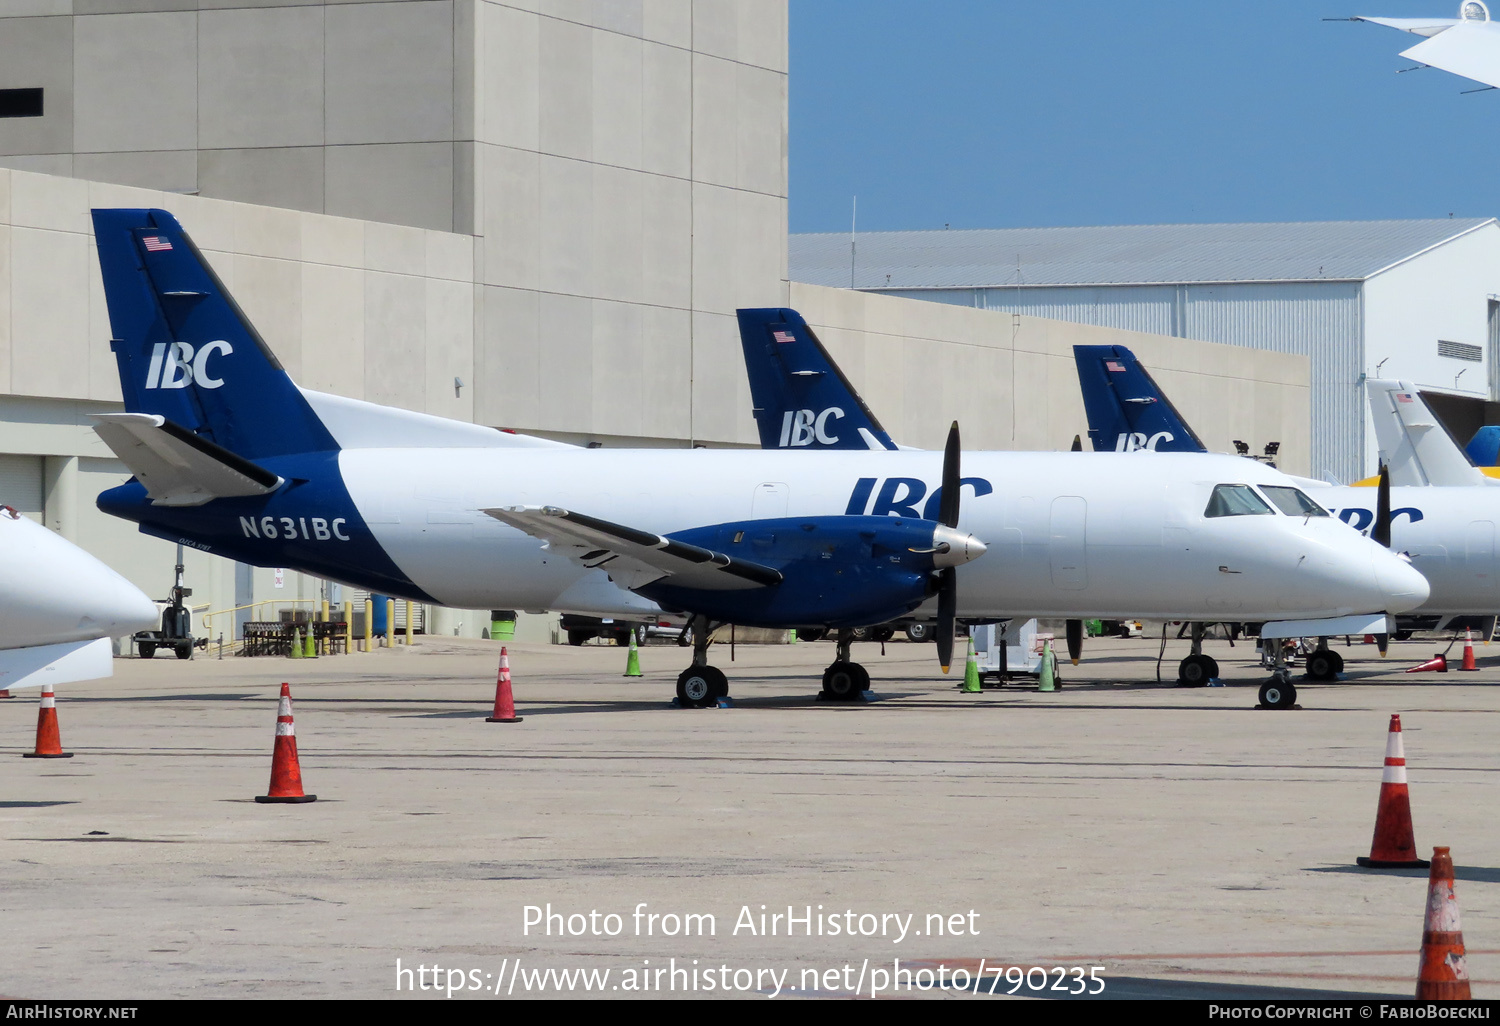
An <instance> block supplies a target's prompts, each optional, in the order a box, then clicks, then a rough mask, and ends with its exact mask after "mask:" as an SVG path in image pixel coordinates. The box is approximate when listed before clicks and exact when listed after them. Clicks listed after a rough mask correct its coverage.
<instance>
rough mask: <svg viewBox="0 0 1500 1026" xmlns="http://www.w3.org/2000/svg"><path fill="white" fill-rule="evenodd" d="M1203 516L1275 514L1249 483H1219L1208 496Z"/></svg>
mask: <svg viewBox="0 0 1500 1026" xmlns="http://www.w3.org/2000/svg"><path fill="white" fill-rule="evenodd" d="M1203 515H1204V516H1205V517H1272V516H1275V515H1276V511H1275V510H1273V509H1272V508H1271V507H1270V506H1269V505H1268V504H1267V503H1266V500H1265V499H1262V498H1261V497H1260V496H1259V495H1256V494H1255V489H1254V488H1251V487H1250V486H1249V485H1242V484H1221V485H1215V486H1214V493H1213V495H1211V496H1209V499H1208V508H1207V509H1205V510H1204V511H1203Z"/></svg>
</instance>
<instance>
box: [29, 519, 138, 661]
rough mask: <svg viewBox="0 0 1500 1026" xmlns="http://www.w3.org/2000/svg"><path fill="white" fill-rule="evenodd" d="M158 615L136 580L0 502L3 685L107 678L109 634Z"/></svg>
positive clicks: (133, 629) (128, 630) (135, 627)
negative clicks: (0, 504)
mask: <svg viewBox="0 0 1500 1026" xmlns="http://www.w3.org/2000/svg"><path fill="white" fill-rule="evenodd" d="M157 617H158V614H157V609H156V603H154V602H152V601H151V600H150V599H149V598H147V597H146V595H145V594H144V593H143V592H142V591H141V590H140V589H139V588H137V587H136V586H135V585H133V584H131V583H130V582H129V581H127V580H126V579H125V578H123V577H121V576H120V575H119V574H117V573H115V572H114V571H113V570H111V569H110V568H109V567H107V566H105V565H104V564H103V563H101V562H100V561H99V560H97V559H95V558H94V557H93V556H91V555H89V554H88V553H87V552H84V551H83V550H82V549H80V548H79V547H78V546H76V545H74V544H72V543H71V542H68V541H66V540H64V539H63V538H62V537H60V536H59V535H57V534H55V533H54V532H52V531H49V530H47V529H46V528H45V527H42V526H41V525H40V524H36V523H33V522H32V521H31V520H29V519H27V518H26V517H24V516H22V515H21V514H19V513H17V512H16V511H15V510H14V509H11V508H10V507H9V506H0V689H6V690H11V689H15V688H29V687H39V686H42V685H55V684H66V683H69V682H70V681H77V680H93V679H95V678H97V677H108V676H110V675H111V674H113V673H114V668H113V652H112V649H111V645H110V640H109V639H110V638H117V637H122V636H124V635H127V634H134V633H135V632H136V631H142V630H150V629H152V628H153V627H155V626H157Z"/></svg>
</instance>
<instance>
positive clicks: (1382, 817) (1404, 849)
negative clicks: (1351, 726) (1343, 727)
mask: <svg viewBox="0 0 1500 1026" xmlns="http://www.w3.org/2000/svg"><path fill="white" fill-rule="evenodd" d="M1355 861H1356V862H1358V863H1359V864H1360V865H1361V866H1364V867H1365V868H1367V869H1424V868H1426V866H1427V862H1426V861H1424V860H1422V859H1419V858H1417V841H1416V837H1415V835H1414V834H1413V832H1412V828H1411V793H1410V792H1409V791H1407V789H1406V750H1405V749H1404V748H1403V747H1402V744H1401V714H1400V713H1394V714H1392V716H1391V727H1390V731H1389V732H1388V733H1387V734H1386V737H1385V773H1384V775H1382V776H1381V778H1380V805H1379V807H1378V808H1377V809H1376V810H1375V837H1374V839H1373V840H1371V841H1370V857H1369V858H1367V859H1366V858H1359V859H1355Z"/></svg>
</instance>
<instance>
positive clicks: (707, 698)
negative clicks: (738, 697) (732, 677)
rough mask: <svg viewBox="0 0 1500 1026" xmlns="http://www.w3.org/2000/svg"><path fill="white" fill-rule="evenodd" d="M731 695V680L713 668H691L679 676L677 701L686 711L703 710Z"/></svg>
mask: <svg viewBox="0 0 1500 1026" xmlns="http://www.w3.org/2000/svg"><path fill="white" fill-rule="evenodd" d="M727 694H729V678H727V677H725V676H724V673H723V671H721V670H719V669H718V668H717V667H713V666H689V667H688V668H687V669H686V670H683V671H682V672H681V673H680V674H678V675H677V700H678V701H679V702H681V703H682V707H683V708H684V709H702V708H703V707H705V706H709V705H713V704H714V700H715V699H718V698H722V697H724V696H725V695H727Z"/></svg>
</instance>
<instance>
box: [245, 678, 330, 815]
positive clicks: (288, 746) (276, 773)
mask: <svg viewBox="0 0 1500 1026" xmlns="http://www.w3.org/2000/svg"><path fill="white" fill-rule="evenodd" d="M255 800H256V801H258V802H260V803H261V804H263V805H264V804H268V803H276V804H287V805H298V804H301V803H303V802H315V801H317V800H318V796H317V795H315V794H303V793H302V765H301V763H299V762H298V761H297V728H296V727H295V726H294V725H293V724H292V689H291V688H290V687H289V686H287V685H286V684H282V685H281V704H280V705H279V706H277V708H276V747H275V748H274V749H273V750H272V752H271V787H270V789H269V793H268V794H261V795H256V796H255Z"/></svg>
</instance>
